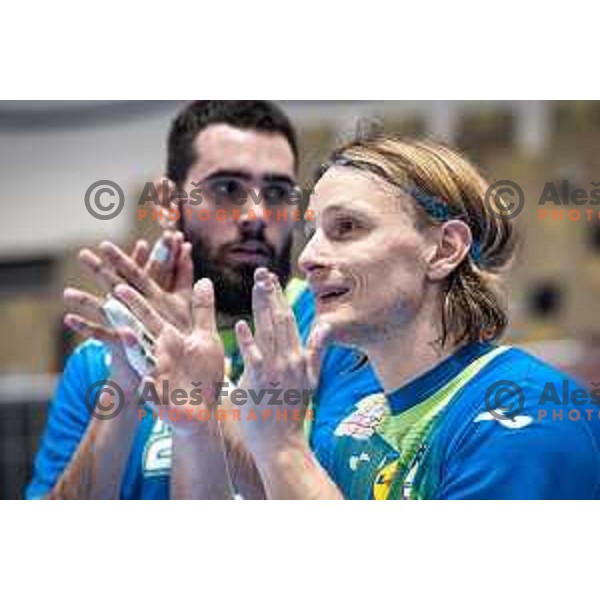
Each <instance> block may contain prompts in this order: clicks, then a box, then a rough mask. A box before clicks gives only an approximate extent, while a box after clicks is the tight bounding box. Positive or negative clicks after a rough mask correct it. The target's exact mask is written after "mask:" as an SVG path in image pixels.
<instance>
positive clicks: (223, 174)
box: [204, 169, 296, 186]
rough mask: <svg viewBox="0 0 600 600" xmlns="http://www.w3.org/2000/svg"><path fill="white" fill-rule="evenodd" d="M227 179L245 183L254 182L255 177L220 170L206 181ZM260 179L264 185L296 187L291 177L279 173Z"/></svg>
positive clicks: (267, 174) (239, 172) (238, 172)
mask: <svg viewBox="0 0 600 600" xmlns="http://www.w3.org/2000/svg"><path fill="white" fill-rule="evenodd" d="M227 177H231V178H235V179H242V180H244V181H252V179H253V176H252V175H251V174H250V173H248V172H247V171H236V170H231V169H220V170H218V171H215V172H214V173H211V174H210V175H209V176H208V177H206V178H205V179H204V181H211V180H213V179H221V178H227ZM259 179H260V181H262V182H264V183H287V184H289V185H291V186H294V185H296V182H295V181H294V180H293V179H292V178H291V177H289V176H288V175H281V174H279V173H266V174H265V175H263V176H262V177H260V178H259Z"/></svg>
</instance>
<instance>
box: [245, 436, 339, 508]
mask: <svg viewBox="0 0 600 600" xmlns="http://www.w3.org/2000/svg"><path fill="white" fill-rule="evenodd" d="M254 456H255V459H256V464H257V468H258V471H259V473H260V476H261V478H262V481H263V482H264V486H265V491H266V495H267V497H268V498H270V499H279V500H343V499H344V497H343V496H342V493H341V492H340V490H339V489H338V487H337V486H336V485H335V483H334V482H333V481H332V480H331V478H330V477H329V475H328V474H327V473H326V472H325V470H324V469H323V467H321V465H320V464H319V462H318V461H317V459H316V457H315V455H314V454H313V453H312V451H311V449H310V448H309V446H308V444H307V443H306V441H305V440H304V438H303V437H298V438H297V439H289V440H288V441H287V443H286V445H285V446H284V447H281V448H278V449H266V451H263V452H257V453H256V454H255V455H254Z"/></svg>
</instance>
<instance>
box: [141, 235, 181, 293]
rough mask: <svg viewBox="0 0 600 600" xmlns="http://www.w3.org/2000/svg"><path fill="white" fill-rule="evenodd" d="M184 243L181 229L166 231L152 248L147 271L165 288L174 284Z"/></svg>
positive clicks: (169, 287) (168, 288)
mask: <svg viewBox="0 0 600 600" xmlns="http://www.w3.org/2000/svg"><path fill="white" fill-rule="evenodd" d="M182 244H183V234H182V233H181V232H180V231H175V232H174V231H166V232H164V233H163V234H162V236H161V237H160V238H159V239H158V241H157V242H156V244H154V247H153V248H152V253H151V254H150V258H149V260H148V264H147V265H146V273H147V275H148V276H149V277H150V278H151V279H152V280H153V281H155V282H156V283H157V284H158V285H159V286H160V287H161V288H163V289H167V290H170V289H171V287H172V286H173V283H174V280H175V269H176V266H177V263H178V260H179V255H180V252H181V246H182Z"/></svg>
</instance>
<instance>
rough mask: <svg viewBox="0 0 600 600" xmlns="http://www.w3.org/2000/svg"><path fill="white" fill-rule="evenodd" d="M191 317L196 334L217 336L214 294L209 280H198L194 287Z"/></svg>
mask: <svg viewBox="0 0 600 600" xmlns="http://www.w3.org/2000/svg"><path fill="white" fill-rule="evenodd" d="M192 317H193V322H194V330H195V331H196V332H202V333H209V334H211V335H212V334H215V335H216V334H217V322H216V317H215V293H214V289H213V284H212V282H211V280H210V279H206V278H204V279H200V281H198V282H197V283H196V285H195V286H194V292H193V295H192Z"/></svg>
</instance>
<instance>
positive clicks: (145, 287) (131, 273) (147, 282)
mask: <svg viewBox="0 0 600 600" xmlns="http://www.w3.org/2000/svg"><path fill="white" fill-rule="evenodd" d="M100 251H101V252H102V256H103V257H104V259H105V261H106V263H108V264H110V266H111V269H112V271H113V272H114V273H116V274H118V276H119V278H120V281H123V280H125V281H126V282H127V283H128V284H129V285H130V286H132V287H134V288H135V289H137V290H139V291H140V292H142V294H144V295H145V296H147V297H149V298H153V297H154V296H155V295H156V293H157V286H156V284H155V283H154V282H153V281H152V280H151V279H150V277H149V276H148V275H147V274H146V273H145V272H144V271H143V269H141V268H140V267H139V266H138V265H137V264H136V263H135V261H133V260H132V259H131V258H130V257H129V256H127V254H125V252H123V250H121V248H119V247H118V246H116V245H115V244H113V243H112V242H102V243H101V244H100ZM117 285H118V284H117Z"/></svg>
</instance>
